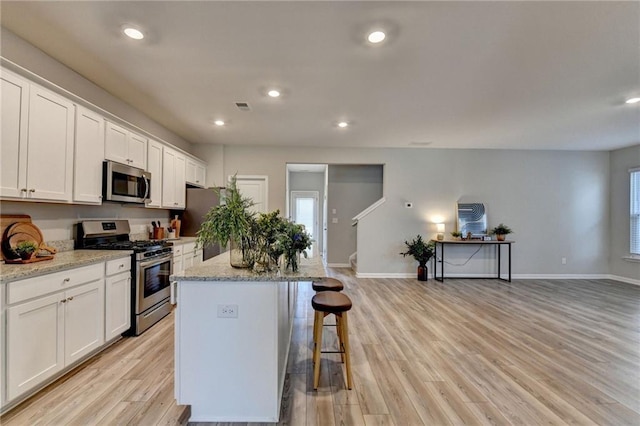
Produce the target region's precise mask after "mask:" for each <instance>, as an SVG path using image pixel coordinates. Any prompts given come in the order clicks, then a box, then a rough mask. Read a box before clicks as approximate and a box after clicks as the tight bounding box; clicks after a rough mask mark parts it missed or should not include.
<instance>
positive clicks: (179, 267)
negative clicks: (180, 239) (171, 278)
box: [173, 244, 184, 274]
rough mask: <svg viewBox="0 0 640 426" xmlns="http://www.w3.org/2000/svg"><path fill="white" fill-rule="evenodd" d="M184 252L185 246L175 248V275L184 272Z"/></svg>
mask: <svg viewBox="0 0 640 426" xmlns="http://www.w3.org/2000/svg"><path fill="white" fill-rule="evenodd" d="M183 252H184V245H182V244H180V245H174V246H173V273H174V274H179V273H181V272H182V271H184V263H183V260H184V259H183V256H182V253H183Z"/></svg>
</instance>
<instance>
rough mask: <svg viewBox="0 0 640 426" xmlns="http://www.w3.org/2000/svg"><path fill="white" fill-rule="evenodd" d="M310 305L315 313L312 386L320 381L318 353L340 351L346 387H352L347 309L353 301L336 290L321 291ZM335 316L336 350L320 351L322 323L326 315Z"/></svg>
mask: <svg viewBox="0 0 640 426" xmlns="http://www.w3.org/2000/svg"><path fill="white" fill-rule="evenodd" d="M311 306H312V307H313V309H314V311H315V314H314V318H313V344H314V347H313V363H314V366H313V388H314V389H318V382H319V381H320V354H321V353H327V352H329V353H333V352H337V353H340V357H341V360H342V362H344V364H345V368H346V371H347V388H348V389H351V387H352V382H353V379H352V376H351V358H350V356H349V329H348V323H347V311H349V310H350V309H351V308H352V306H353V303H352V302H351V299H349V297H348V296H347V295H346V294H344V293H340V292H337V291H323V292H319V293H316V295H315V296H313V298H312V299H311ZM331 314H333V315H335V316H336V332H337V335H338V344H339V350H338V351H322V328H323V327H322V323H323V322H324V317H326V316H327V315H331Z"/></svg>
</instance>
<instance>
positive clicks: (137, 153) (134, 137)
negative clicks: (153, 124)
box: [128, 132, 147, 169]
mask: <svg viewBox="0 0 640 426" xmlns="http://www.w3.org/2000/svg"><path fill="white" fill-rule="evenodd" d="M128 153H129V155H128V159H129V162H128V164H129V165H130V166H133V167H138V168H141V169H146V168H147V138H145V137H142V136H140V135H138V134H135V133H132V132H129V141H128Z"/></svg>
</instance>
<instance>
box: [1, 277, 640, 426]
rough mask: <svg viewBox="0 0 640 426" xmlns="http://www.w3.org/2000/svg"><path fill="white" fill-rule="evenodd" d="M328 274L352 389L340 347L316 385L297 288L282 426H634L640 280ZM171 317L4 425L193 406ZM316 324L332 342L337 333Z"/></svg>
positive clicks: (164, 413) (147, 420)
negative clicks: (339, 299)
mask: <svg viewBox="0 0 640 426" xmlns="http://www.w3.org/2000/svg"><path fill="white" fill-rule="evenodd" d="M330 274H331V275H333V276H335V277H337V278H339V279H341V280H342V281H343V282H344V283H345V292H346V293H347V294H348V295H349V296H350V297H351V299H352V300H353V302H354V308H353V309H352V311H350V313H349V327H350V343H351V348H352V353H351V355H352V358H351V359H352V363H353V365H352V368H353V373H354V389H353V390H347V389H346V388H345V375H344V366H343V364H341V363H340V362H339V361H340V357H339V355H338V354H323V357H322V364H321V378H320V387H319V389H318V391H317V392H316V391H314V390H313V389H312V387H313V386H312V383H313V373H312V370H313V369H312V363H311V355H312V352H311V350H312V344H311V340H312V325H313V310H312V309H311V306H310V298H311V296H312V294H313V292H312V291H311V288H310V287H311V286H310V285H307V284H304V285H302V286H301V288H300V293H299V299H298V305H297V307H296V319H295V322H294V332H293V340H292V347H291V351H290V353H289V364H288V367H287V368H288V370H287V371H288V376H287V381H286V389H285V395H284V399H283V408H282V416H281V421H280V424H282V425H305V426H313V425H318V426H325V425H326V426H331V425H366V426H369V425H371V426H374V425H380V426H385V425H396V426H405V425H448V424H478V425H485V424H491V425H509V424H513V425H539V424H579V425H590V424H598V425H638V424H640V287H637V286H633V285H629V284H624V283H619V282H614V281H608V280H553V281H546V280H514V281H513V282H512V283H507V282H502V281H495V280H453V279H451V280H446V281H445V283H438V282H436V281H434V280H429V281H428V282H419V281H416V280H414V279H356V278H355V277H354V276H353V274H352V273H351V271H349V270H347V269H332V270H331V271H330ZM330 321H331V320H330V319H327V322H330ZM172 325H173V315H171V316H169V317H167V318H165V319H164V320H163V321H162V322H161V323H159V324H158V325H156V326H155V327H153V328H152V329H151V330H149V331H148V332H147V333H145V334H143V335H142V336H141V337H138V338H135V339H134V338H129V339H123V340H122V341H121V342H119V343H117V344H116V345H114V346H113V347H112V348H110V349H109V350H107V351H106V352H104V353H103V354H102V355H100V356H99V357H97V358H96V359H95V360H92V361H91V362H90V363H89V364H88V365H86V366H84V367H82V368H80V369H79V370H78V371H76V372H74V373H72V374H70V375H68V376H66V377H65V378H63V379H62V380H60V381H59V382H58V383H56V384H54V385H52V386H50V387H49V388H47V389H45V390H44V391H43V392H41V393H40V394H38V395H37V396H35V397H34V398H32V399H30V400H28V401H26V402H25V403H24V404H22V405H21V406H19V407H17V408H16V409H15V410H13V411H11V412H9V413H8V414H6V415H5V416H3V417H2V418H0V423H2V424H3V425H25V424H29V425H31V424H56V425H57V424H83V425H94V424H95V425H98V424H139V425H154V424H179V423H180V422H181V421H183V420H184V419H185V416H187V415H188V413H186V411H185V407H178V406H176V405H175V400H174V399H173V375H172V373H173V366H172V363H173V352H172V351H173V328H172ZM324 334H325V340H324V346H325V347H326V348H329V347H331V346H335V345H336V338H335V331H334V329H333V328H332V327H327V328H325V333H324ZM191 425H193V426H202V425H204V424H203V423H191ZM215 425H219V426H222V425H223V424H222V423H218V424H215ZM224 425H228V423H225V424H224ZM237 425H246V423H238V424H237Z"/></svg>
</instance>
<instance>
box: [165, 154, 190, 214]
mask: <svg viewBox="0 0 640 426" xmlns="http://www.w3.org/2000/svg"><path fill="white" fill-rule="evenodd" d="M185 167H186V158H185V156H184V155H183V154H181V153H179V152H178V151H175V150H173V149H171V148H168V147H165V148H164V152H163V162H162V207H164V208H168V209H184V208H185V204H186V189H187V188H186V180H185Z"/></svg>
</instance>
